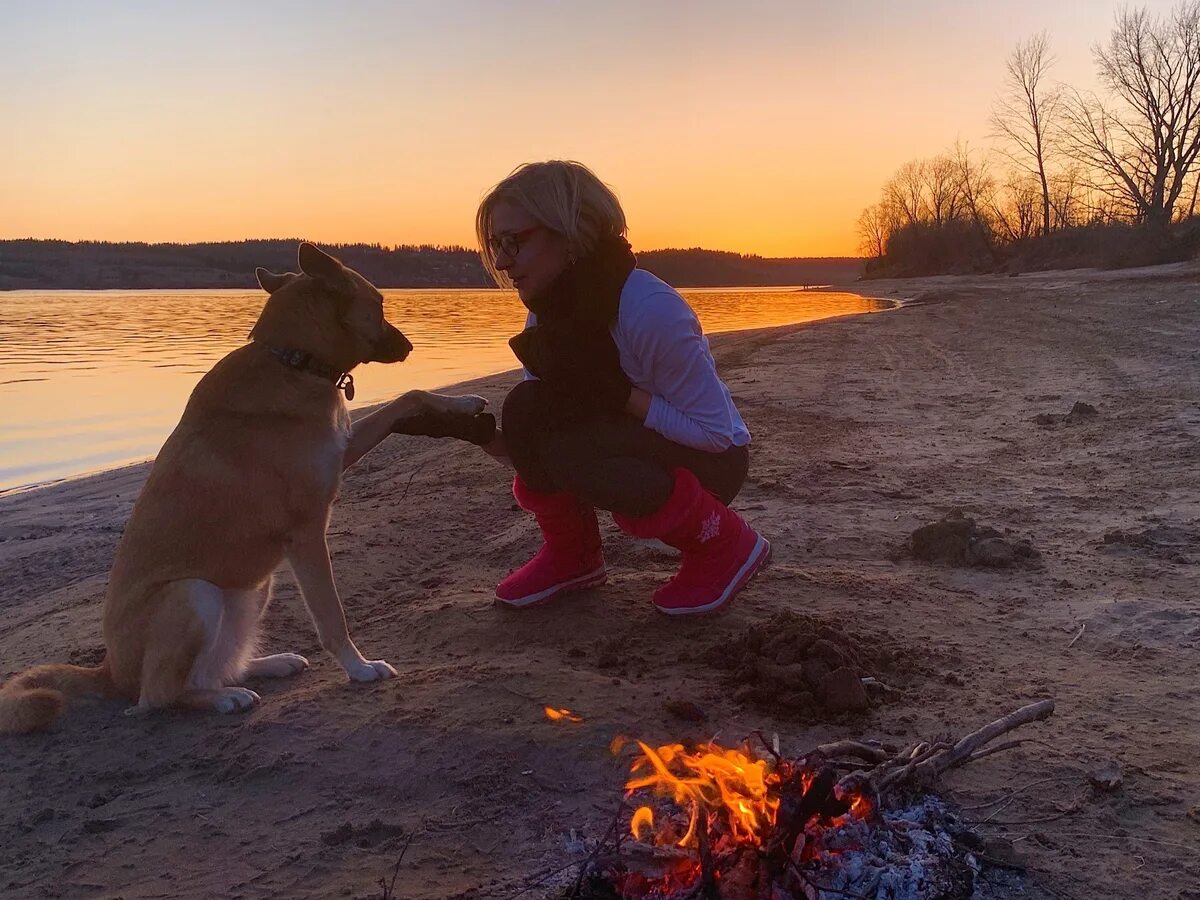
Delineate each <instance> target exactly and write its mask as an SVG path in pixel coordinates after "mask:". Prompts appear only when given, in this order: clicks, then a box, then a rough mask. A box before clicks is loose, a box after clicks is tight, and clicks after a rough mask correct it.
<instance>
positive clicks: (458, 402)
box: [342, 391, 487, 469]
mask: <svg viewBox="0 0 1200 900" xmlns="http://www.w3.org/2000/svg"><path fill="white" fill-rule="evenodd" d="M486 406H487V400H485V399H484V398H483V397H478V396H476V395H474V394H467V395H465V396H461V397H447V396H444V395H442V394H431V393H429V391H408V392H407V393H405V394H402V395H401V396H399V397H397V398H396V399H395V400H393V401H391V402H390V403H387V404H385V405H384V406H381V407H380V408H379V409H377V410H375V412H373V413H371V414H370V415H369V416H365V417H364V418H362V419H359V420H358V421H357V422H355V423H354V426H353V427H352V428H351V430H350V440H349V442H348V443H347V445H346V450H345V452H344V453H343V454H342V468H343V469H348V468H350V467H351V466H352V465H354V464H355V463H356V462H358V461H359V460H360V459H362V457H363V456H364V455H365V454H366V453H367V452H369V451H370V450H371V449H373V448H374V447H375V446H376V445H377V444H379V442H380V441H382V440H383V439H384V438H386V437H387V436H388V435H389V434H393V433H395V432H397V431H400V432H402V433H415V434H421V433H424V432H421V431H420V430H417V431H415V432H414V431H408V430H406V429H405V428H404V423H405V422H406V421H408V420H412V419H415V418H417V417H418V416H420V415H422V414H423V413H429V412H434V413H438V414H440V415H459V416H465V417H470V416H476V415H479V413H481V412H483V410H484V408H485V407H486Z"/></svg>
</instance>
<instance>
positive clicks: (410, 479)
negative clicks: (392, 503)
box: [396, 463, 425, 504]
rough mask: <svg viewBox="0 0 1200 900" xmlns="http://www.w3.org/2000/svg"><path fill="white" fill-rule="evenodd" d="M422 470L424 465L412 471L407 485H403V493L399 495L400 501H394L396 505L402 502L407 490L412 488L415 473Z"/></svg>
mask: <svg viewBox="0 0 1200 900" xmlns="http://www.w3.org/2000/svg"><path fill="white" fill-rule="evenodd" d="M423 468H425V463H421V465H419V466H417V467H416V468H415V469H413V470H412V474H411V475H409V476H408V483H407V484H405V485H404V493H403V494H401V495H400V499H399V500H397V501H396V503H397V504H400V503H403V502H404V498H405V497H407V496H408V489H409V488H410V487H412V483H413V479H414V478H416V477H417V473H418V472H420V471H421V470H422V469H423Z"/></svg>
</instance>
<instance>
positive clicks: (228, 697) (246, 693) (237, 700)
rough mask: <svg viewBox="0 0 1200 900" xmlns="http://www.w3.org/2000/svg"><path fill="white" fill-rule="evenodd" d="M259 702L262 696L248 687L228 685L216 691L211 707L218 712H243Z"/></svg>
mask: <svg viewBox="0 0 1200 900" xmlns="http://www.w3.org/2000/svg"><path fill="white" fill-rule="evenodd" d="M260 702H262V697H260V696H258V694H256V693H255V692H254V691H252V690H250V689H249V688H241V687H228V688H222V689H221V690H220V691H218V696H217V698H216V700H214V701H213V709H215V710H216V711H217V712H219V713H235V712H243V711H244V710H247V709H250V707H252V706H255V705H256V704H258V703H260Z"/></svg>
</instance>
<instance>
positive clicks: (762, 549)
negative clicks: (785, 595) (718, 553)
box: [654, 534, 771, 616]
mask: <svg viewBox="0 0 1200 900" xmlns="http://www.w3.org/2000/svg"><path fill="white" fill-rule="evenodd" d="M770 555H771V543H770V541H768V540H767V539H766V538H765V537H763V536H762V535H761V534H760V535H759V536H758V540H757V541H755V542H754V549H753V550H752V551H751V552H750V555H749V556H748V557H747V558H746V561H745V562H744V563H743V564H742V567H741V568H740V569H738V571H737V574H736V575H734V576H733V580H731V581H730V582H729V584H728V585H726V587H725V590H723V591H722V592H721V596H720V597H718V598H717V599H716V600H714V601H712V602H711V603H706V604H704V605H703V606H685V607H677V608H672V609H668V608H667V607H665V606H659V605H658V604H657V603H655V604H654V608H655V609H657V610H658V611H659V612H660V613H665V614H666V615H668V616H700V615H704V614H705V613H710V612H715V611H716V610H718V609H720V608H721V607H722V606H724V605H725V604H726V603H728V602H729V601H730V600H732V599H733V598H734V596H735V595H736V594H737V593H738V591H740V590H741V589H742V588H744V587H745V586H746V582H748V581H749V580H750V579H751V578H753V577H754V576H755V574H756V573H757V572H758V570H759V569H761V568H762V567H763V564H764V563H765V562H766V561H767V559H768V557H770Z"/></svg>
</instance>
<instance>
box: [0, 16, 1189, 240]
mask: <svg viewBox="0 0 1200 900" xmlns="http://www.w3.org/2000/svg"><path fill="white" fill-rule="evenodd" d="M1146 5H1149V6H1150V7H1151V8H1152V9H1155V10H1159V11H1161V10H1166V9H1169V7H1170V6H1171V5H1172V4H1170V3H1169V2H1165V0H1162V2H1160V0H1154V2H1150V3H1149V4H1146ZM833 6H834V4H827V3H816V2H800V0H789V2H755V0H746V2H739V3H736V4H734V3H721V4H718V3H712V2H690V3H684V2H659V3H654V2H641V3H631V2H618V0H613V2H609V3H606V4H595V3H588V4H586V5H584V4H575V3H571V2H551V0H544V2H529V0H510V2H506V3H492V2H482V0H477V2H453V0H445V2H404V3H399V2H368V0H356V2H347V3H345V4H341V5H336V6H335V5H332V4H328V3H320V4H318V3H312V2H307V0H292V2H287V3H283V2H279V3H275V2H270V3H268V2H259V3H240V2H238V3H235V2H204V3H200V2H185V0H180V2H177V3H174V4H172V5H171V6H170V7H169V8H168V7H167V5H166V4H148V3H134V2H126V3H106V4H96V3H91V2H54V0H8V2H6V3H4V4H3V5H0V78H2V79H3V83H4V85H5V90H4V91H3V92H0V122H3V123H4V126H3V127H4V128H5V130H6V134H5V135H4V140H3V141H0V237H57V238H65V239H69V240H80V239H103V240H113V241H120V240H147V241H197V240H226V239H240V238H244V237H300V236H303V237H307V238H310V239H313V240H318V241H326V242H348V241H368V242H380V243H383V244H397V243H441V244H446V243H459V244H470V243H472V241H473V237H472V230H471V229H472V219H473V214H474V210H475V206H476V204H477V203H478V201H479V198H480V197H481V195H482V194H483V192H484V191H485V190H486V189H487V188H488V187H489V186H490V185H491V184H493V183H494V182H496V181H497V180H499V179H500V178H501V177H503V176H504V175H505V174H506V173H507V172H508V171H509V170H510V169H511V168H513V167H514V166H515V165H517V164H518V163H520V162H523V161H526V160H530V159H544V158H549V157H568V158H574V159H579V160H581V161H583V162H585V163H587V164H588V165H589V166H591V167H592V168H593V169H594V170H595V171H596V172H597V173H598V174H599V175H600V176H601V177H602V178H603V179H604V180H606V181H607V182H608V183H610V184H611V185H612V186H613V187H614V188H616V190H617V192H618V194H619V195H620V197H621V198H622V201H623V203H624V205H625V208H626V212H627V214H628V217H629V221H630V226H631V227H630V238H631V240H632V242H633V244H634V246H635V247H636V248H639V249H653V248H658V247H665V246H676V247H678V246H688V247H691V246H704V247H710V248H714V249H724V250H736V251H740V252H754V253H761V254H764V255H768V256H791V255H801V256H821V255H842V254H855V253H857V246H858V239H857V236H856V234H855V220H856V218H857V216H858V213H859V211H860V210H861V209H862V208H863V207H864V206H866V205H868V204H869V203H872V202H874V201H875V199H876V198H877V194H878V190H879V187H880V184H881V183H882V181H883V180H884V179H885V178H886V177H887V176H888V175H890V174H891V172H892V171H893V170H894V169H895V168H896V167H897V166H899V165H900V164H901V163H903V162H905V161H906V160H908V159H911V158H913V157H917V156H927V155H932V154H934V153H936V152H938V151H940V150H942V149H944V148H945V147H947V146H948V145H950V144H952V143H953V142H954V140H955V139H956V138H963V139H965V140H968V141H969V142H970V143H971V144H972V145H973V146H981V145H983V144H984V143H986V140H987V132H988V126H987V118H988V112H989V110H990V106H991V103H992V100H993V98H994V96H995V94H996V91H997V90H998V89H999V87H1000V83H1001V77H1002V72H1003V61H1004V57H1005V56H1006V54H1007V53H1008V52H1009V51H1010V50H1011V49H1012V47H1013V45H1014V44H1015V43H1016V42H1017V41H1019V40H1021V39H1023V38H1025V37H1028V36H1029V35H1031V34H1033V33H1035V32H1037V31H1039V30H1041V29H1043V28H1044V29H1047V30H1048V31H1049V32H1050V37H1051V42H1052V46H1053V48H1054V50H1055V52H1056V53H1057V55H1058V58H1059V63H1058V66H1057V67H1056V69H1055V70H1054V73H1055V74H1056V76H1057V77H1059V78H1062V79H1063V80H1066V81H1069V82H1070V83H1072V84H1075V85H1078V86H1081V87H1082V86H1089V84H1090V79H1091V72H1092V66H1091V61H1090V46H1091V45H1092V44H1093V43H1095V42H1096V41H1097V40H1100V39H1102V38H1103V37H1104V36H1105V35H1106V34H1107V32H1108V30H1109V27H1110V25H1111V22H1112V17H1113V13H1114V11H1115V9H1116V4H1115V3H1111V2H1107V0H1105V2H1090V0H1011V2H1007V3H1004V4H996V5H995V7H994V8H992V9H991V10H987V11H985V10H981V9H980V6H981V4H978V3H974V2H966V0H962V2H945V0H912V2H909V3H905V4H898V3H895V2H887V3H885V2H876V0H842V2H839V3H838V4H836V9H831V8H830V7H833ZM598 7H599V8H598Z"/></svg>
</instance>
